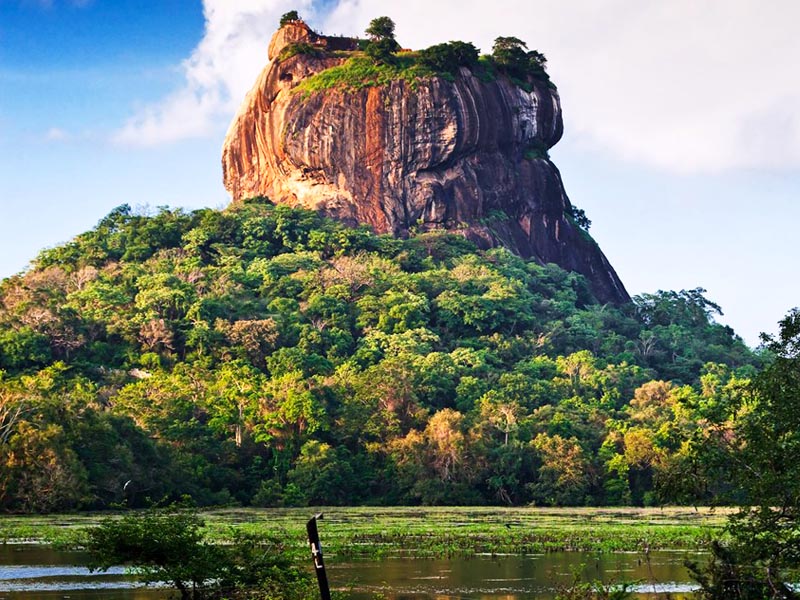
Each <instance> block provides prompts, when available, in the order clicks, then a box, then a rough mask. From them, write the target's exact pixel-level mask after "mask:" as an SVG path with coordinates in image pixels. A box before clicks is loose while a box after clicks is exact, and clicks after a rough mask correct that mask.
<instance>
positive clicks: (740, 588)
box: [694, 309, 800, 600]
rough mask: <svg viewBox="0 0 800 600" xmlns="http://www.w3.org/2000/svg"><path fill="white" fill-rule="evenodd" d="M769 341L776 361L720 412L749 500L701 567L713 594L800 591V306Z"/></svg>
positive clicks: (781, 595)
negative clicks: (796, 586)
mask: <svg viewBox="0 0 800 600" xmlns="http://www.w3.org/2000/svg"><path fill="white" fill-rule="evenodd" d="M762 341H763V342H764V344H765V347H766V349H767V350H769V351H770V352H771V353H773V355H774V357H775V358H774V360H773V362H772V363H771V364H770V365H769V366H768V367H767V368H766V369H764V371H763V372H762V373H760V374H759V375H758V376H757V377H756V378H755V379H754V381H753V384H752V386H750V387H749V388H746V389H745V390H743V392H742V393H741V394H737V395H736V396H734V397H732V398H730V401H729V402H728V403H727V405H726V406H725V408H726V409H727V410H726V411H724V412H722V413H718V418H717V421H718V422H717V425H718V426H719V425H720V421H723V420H724V421H727V426H723V427H718V429H717V431H718V432H719V433H720V436H721V438H720V439H719V440H718V441H719V442H720V443H722V444H724V446H723V447H726V448H727V449H728V450H729V452H728V453H727V455H725V456H723V457H722V458H723V460H724V461H725V464H726V466H727V467H728V468H729V476H730V478H731V479H732V480H733V481H734V482H735V484H736V485H737V486H738V487H739V488H740V489H741V490H743V491H745V492H746V494H747V497H748V499H749V503H750V505H748V506H745V507H743V508H742V509H741V510H740V511H739V512H738V513H737V514H736V515H734V516H733V517H732V518H731V519H730V521H729V523H728V525H727V532H728V533H729V535H730V542H729V543H727V544H723V543H717V544H716V545H715V547H714V556H713V561H712V563H711V565H710V566H709V567H708V568H707V569H705V570H700V569H698V568H697V567H696V566H695V567H694V570H695V573H696V574H697V575H698V580H699V581H700V583H701V585H702V586H703V594H704V596H705V597H706V598H709V599H713V600H718V599H722V598H726V599H732V600H756V599H764V598H769V599H770V600H778V599H781V600H783V599H794V598H797V597H798V594H797V593H796V592H795V591H794V590H792V589H791V587H790V585H789V583H788V582H790V581H796V577H797V574H798V564H800V462H798V460H797V456H799V455H800V403H798V401H797V399H798V397H800V310H798V309H794V310H793V311H791V312H790V313H789V315H788V316H787V317H786V318H784V319H783V320H782V321H781V323H780V332H779V334H778V336H777V337H773V336H767V335H763V334H762ZM724 421H723V423H724ZM729 440H733V442H732V443H731V442H729Z"/></svg>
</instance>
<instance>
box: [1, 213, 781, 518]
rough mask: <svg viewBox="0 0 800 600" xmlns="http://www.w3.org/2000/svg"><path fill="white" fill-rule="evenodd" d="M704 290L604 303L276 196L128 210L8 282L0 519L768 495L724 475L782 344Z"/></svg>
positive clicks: (462, 250) (548, 271) (572, 283)
mask: <svg viewBox="0 0 800 600" xmlns="http://www.w3.org/2000/svg"><path fill="white" fill-rule="evenodd" d="M412 233H413V232H412ZM704 293H705V291H704V290H703V289H701V288H697V289H692V290H683V291H657V292H654V293H651V294H642V295H640V296H636V297H635V298H634V299H633V302H632V303H630V304H628V305H624V306H613V305H601V304H599V303H598V302H597V301H596V300H595V299H594V297H593V296H592V293H591V290H590V288H589V286H588V284H587V283H586V281H585V280H584V279H583V277H581V276H580V275H577V274H574V273H569V272H565V271H563V270H561V269H560V268H558V267H557V266H555V265H550V264H549V265H541V264H537V263H536V262H534V261H525V260H523V259H521V258H519V257H517V256H515V255H513V254H511V253H509V252H508V251H506V250H504V249H501V248H495V249H491V250H486V251H480V250H478V249H476V248H475V247H474V246H473V245H472V244H471V243H470V242H468V241H467V240H465V239H464V238H463V237H461V236H459V235H457V234H448V233H444V232H427V233H416V234H415V235H411V236H410V237H409V238H408V239H395V238H393V237H391V236H379V235H375V234H373V233H371V232H370V230H369V229H367V228H366V227H361V228H349V227H346V226H344V225H342V224H340V223H338V222H336V221H333V220H330V219H326V218H324V217H322V216H320V215H318V214H316V213H313V212H309V211H305V210H301V209H293V208H289V207H286V206H276V205H273V204H272V203H270V202H269V201H268V200H266V199H264V198H256V199H252V200H249V201H246V202H239V203H235V204H233V205H232V206H231V207H229V208H227V209H225V210H222V211H218V210H211V209H203V210H197V211H193V212H187V211H183V210H172V209H168V208H157V209H153V210H144V209H139V210H132V209H131V208H130V207H129V206H127V205H123V206H120V207H118V208H116V209H114V210H113V211H112V212H111V213H110V214H109V215H108V216H106V217H105V218H103V219H102V220H101V221H100V222H99V223H98V224H97V226H96V227H95V228H94V229H92V230H91V231H88V232H86V233H83V234H81V235H78V236H77V237H75V238H74V239H73V240H71V241H70V242H68V243H66V244H63V245H60V246H58V247H54V248H50V249H47V250H44V251H42V252H41V253H40V254H39V256H38V257H37V258H36V259H35V260H34V261H33V263H32V265H31V267H30V268H29V269H28V270H27V271H25V272H23V273H20V274H18V275H15V276H13V277H10V278H7V279H5V280H4V281H3V282H2V284H0V510H2V511H6V512H52V511H66V510H75V509H103V508H108V507H110V506H113V505H118V504H121V503H123V504H126V505H128V506H132V507H140V506H147V505H149V504H151V503H152V502H161V501H171V500H175V499H178V498H181V497H184V496H189V497H191V498H192V499H193V501H194V502H195V503H197V504H199V505H241V506H305V505H354V504H366V505H409V504H410V505H419V504H424V505H465V504H466V505H535V506H550V505H561V506H594V505H663V504H693V503H703V504H707V503H741V502H748V501H752V500H753V499H752V498H748V497H747V490H744V489H739V488H732V486H731V484H730V483H729V479H728V478H727V477H726V476H725V474H724V472H723V470H722V469H721V468H720V465H721V464H722V463H724V462H725V459H724V457H725V456H726V453H729V452H730V451H731V449H730V447H729V446H730V445H729V444H726V440H728V439H729V436H727V437H726V435H725V434H724V432H725V431H728V430H730V429H731V428H732V427H733V426H734V425H733V418H734V416H735V409H734V408H731V407H732V406H733V405H734V404H735V402H732V399H735V398H737V397H740V396H741V394H742V393H743V390H746V389H747V388H748V386H749V381H750V380H751V379H752V378H753V377H755V376H756V374H757V373H758V372H759V370H760V369H762V368H763V366H764V365H765V364H767V363H768V362H769V361H770V358H771V355H770V350H769V349H768V348H762V349H759V350H758V351H752V350H750V349H749V348H748V347H747V346H746V345H745V344H744V343H743V341H742V340H741V339H740V338H739V337H738V336H737V335H736V334H735V333H734V332H733V331H732V329H731V328H730V327H727V326H725V325H722V324H720V323H717V322H716V321H715V316H717V315H719V314H721V310H720V307H719V306H717V305H716V304H715V303H714V302H713V301H712V300H710V299H708V298H707V297H706V296H705V295H704Z"/></svg>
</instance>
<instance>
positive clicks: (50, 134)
mask: <svg viewBox="0 0 800 600" xmlns="http://www.w3.org/2000/svg"><path fill="white" fill-rule="evenodd" d="M44 137H45V139H46V140H47V141H48V142H64V141H67V140H68V139H69V138H70V135H69V133H68V132H67V131H66V130H64V129H61V128H60V127H51V128H50V129H48V130H47V133H45V136H44Z"/></svg>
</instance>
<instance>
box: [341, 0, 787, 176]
mask: <svg viewBox="0 0 800 600" xmlns="http://www.w3.org/2000/svg"><path fill="white" fill-rule="evenodd" d="M382 14H388V15H389V16H391V17H392V18H393V19H394V20H395V21H396V22H397V34H398V40H399V41H400V42H401V44H403V45H405V46H412V47H422V46H425V45H429V44H432V43H436V42H439V41H442V40H444V39H453V38H456V39H464V40H467V41H473V42H474V43H476V44H477V45H479V46H480V47H481V48H482V50H483V51H484V52H488V51H490V50H491V45H492V41H493V39H494V38H495V37H497V36H499V35H515V36H517V37H519V38H521V39H524V40H526V41H528V43H529V46H530V47H531V48H537V49H539V50H541V51H543V52H544V53H545V54H546V55H547V56H548V58H549V61H550V62H549V70H550V73H551V75H552V77H553V79H554V81H555V82H556V83H557V84H558V86H559V90H560V92H561V99H562V104H563V107H564V120H565V128H566V133H567V139H566V140H565V143H573V144H579V145H582V146H584V147H586V148H588V149H591V150H595V151H602V152H608V153H611V154H613V155H615V156H617V157H618V158H622V159H626V160H629V161H632V162H638V163H645V164H649V165H654V166H657V167H660V168H663V169H667V170H670V171H679V172H692V171H695V172H696V171H700V172H713V171H719V170H724V169H730V168H791V169H796V168H798V167H800V78H798V77H796V76H794V74H793V73H794V70H795V65H794V62H795V61H796V59H797V58H798V57H800V36H797V34H796V23H797V22H798V20H800V3H797V2H795V1H794V0H772V1H770V2H761V1H759V0H727V1H725V2H716V1H714V0H670V1H669V2H641V1H640V0H605V1H603V2H597V0H569V1H565V0H535V1H523V0H495V1H494V2H491V3H485V2H478V1H477V0H466V1H463V0H462V1H458V0H439V1H437V2H430V1H429V0H405V1H404V2H402V3H397V2H390V1H389V0H370V1H359V0H342V1H341V2H340V3H339V5H338V7H337V8H336V9H335V10H334V11H333V13H332V14H331V15H330V17H329V19H328V27H329V28H330V29H333V30H344V31H348V32H351V33H355V32H359V31H363V29H364V26H365V25H366V24H367V23H368V21H369V19H371V18H373V17H375V16H379V15H382ZM420 15H424V17H421V16H420Z"/></svg>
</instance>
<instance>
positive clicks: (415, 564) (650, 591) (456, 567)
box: [328, 552, 692, 600]
mask: <svg viewBox="0 0 800 600" xmlns="http://www.w3.org/2000/svg"><path fill="white" fill-rule="evenodd" d="M685 558H686V553H685V552H651V553H650V554H649V559H648V558H647V557H645V556H644V555H642V554H635V553H631V554H584V553H578V552H558V553H552V554H543V555H535V556H516V555H513V556H479V557H475V558H471V559H461V558H459V559H454V560H441V559H428V560H425V559H409V558H392V559H388V560H385V561H381V562H369V561H358V562H349V563H345V564H337V562H336V559H335V557H331V559H330V560H329V567H328V571H329V579H330V580H331V584H332V586H334V587H335V588H336V589H338V590H341V591H345V592H349V593H348V597H349V598H352V600H366V599H367V598H372V597H374V595H376V594H381V595H382V596H383V597H385V598H386V599H387V600H406V599H411V598H414V599H416V600H420V599H421V598H425V599H429V598H437V599H445V598H446V599H449V600H454V599H456V598H458V599H469V600H484V599H485V600H489V599H491V600H520V599H522V598H532V597H535V598H541V599H543V600H544V599H547V598H553V597H554V596H555V592H554V590H555V589H556V588H557V587H559V586H566V585H569V584H570V583H572V582H573V581H575V578H576V577H579V578H580V580H581V581H596V580H600V581H605V582H627V583H629V584H633V585H634V587H633V589H634V590H635V591H636V592H637V593H638V594H639V597H641V598H648V597H650V598H657V597H659V596H662V597H663V596H665V595H666V594H670V597H671V598H673V599H678V598H682V597H686V596H687V594H688V592H690V591H691V589H692V586H691V584H690V583H689V582H690V578H689V574H688V572H687V571H686V569H685V567H684V566H683V561H684V559H685Z"/></svg>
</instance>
